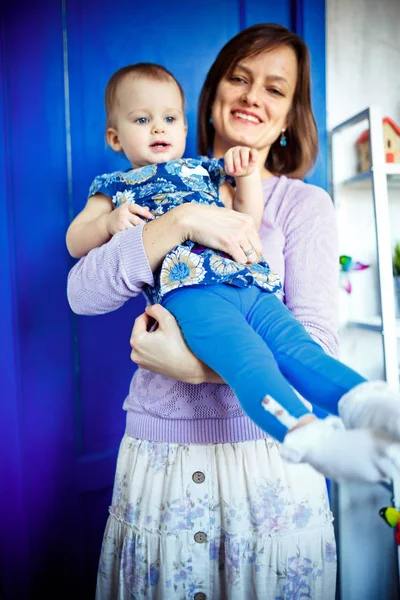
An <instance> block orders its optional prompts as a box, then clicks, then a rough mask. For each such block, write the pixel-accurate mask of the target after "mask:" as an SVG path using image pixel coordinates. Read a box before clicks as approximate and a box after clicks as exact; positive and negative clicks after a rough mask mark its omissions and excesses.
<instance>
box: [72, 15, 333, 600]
mask: <svg viewBox="0 0 400 600" xmlns="http://www.w3.org/2000/svg"><path fill="white" fill-rule="evenodd" d="M309 88H310V73H309V58H308V51H307V48H306V46H305V44H304V43H303V42H302V41H301V40H300V39H299V38H298V37H297V36H296V35H294V34H292V33H291V32H289V31H288V30H287V29H285V28H284V27H281V26H279V25H256V26H254V27H250V28H248V29H246V30H244V31H242V32H241V33H239V34H238V35H237V36H236V37H235V38H233V39H232V40H231V41H230V42H228V44H227V45H226V46H225V47H224V48H223V49H222V50H221V52H220V54H219V55H218V57H217V59H216V61H215V63H214V65H213V66H212V67H211V69H210V72H209V74H208V76H207V78H206V81H205V84H204V87H203V91H202V94H201V98H200V105H199V134H200V135H199V150H200V153H202V154H204V153H207V152H210V153H211V154H212V155H213V156H215V157H221V156H223V154H224V153H225V152H226V150H227V149H228V148H230V147H232V146H236V145H246V146H250V147H254V148H256V149H257V150H258V153H259V156H260V157H261V159H260V162H259V169H260V172H261V174H262V177H263V187H264V198H265V212H264V218H263V221H262V224H261V228H260V231H259V236H260V239H261V242H262V243H263V246H264V255H265V258H266V260H267V261H268V262H269V263H270V264H271V266H272V267H273V268H274V269H275V270H276V271H277V272H278V273H279V274H280V276H281V278H282V279H283V280H284V290H285V302H286V304H287V306H288V307H289V308H290V310H292V312H293V314H294V315H295V316H296V318H297V319H298V320H299V321H301V322H302V323H303V324H304V325H305V327H306V328H307V329H308V331H309V332H310V334H311V335H312V336H313V337H314V339H315V340H316V341H318V342H319V343H320V344H321V345H322V346H323V347H324V348H325V350H327V351H328V352H330V353H332V354H334V353H335V352H336V349H337V338H336V294H337V252H336V230H335V218H334V213H333V208H332V204H331V201H330V199H329V197H328V196H327V194H326V193H325V192H324V191H323V190H320V189H318V188H316V187H314V186H311V185H307V184H304V183H303V182H302V181H301V180H299V179H296V177H303V176H304V175H305V173H306V172H307V171H308V170H309V169H310V168H311V166H312V164H313V162H314V160H315V157H316V152H317V134H316V127H315V121H314V118H313V115H312V111H311V106H310V89H309ZM287 176H290V179H289V178H288V177H287ZM242 216H243V215H240V214H239V213H235V212H234V211H229V210H227V209H219V208H214V207H206V206H195V205H190V204H189V205H185V206H181V207H178V208H176V209H173V210H172V211H170V212H169V213H167V214H166V215H164V216H162V217H160V218H159V219H157V220H156V221H154V222H151V223H148V224H147V225H146V226H144V227H142V226H137V227H135V228H133V229H130V230H128V231H125V232H122V233H120V234H117V235H115V236H114V237H113V238H112V240H111V241H110V242H109V243H108V244H106V245H105V246H102V247H101V248H99V249H96V250H94V251H92V252H91V253H90V254H89V255H88V256H87V257H86V258H84V259H82V260H81V261H80V262H79V263H78V264H77V265H76V266H75V267H74V268H73V269H72V271H71V273H70V277H69V287H68V293H69V300H70V303H71V307H72V308H73V310H74V311H75V312H78V313H83V314H96V313H103V312H108V311H111V310H115V309H116V308H118V307H119V306H120V305H122V304H123V303H124V302H125V301H126V300H128V299H129V298H131V297H132V296H134V295H136V294H138V293H139V292H140V290H141V288H142V286H143V285H144V284H145V283H148V284H150V285H151V283H152V273H153V271H155V270H156V269H157V267H158V266H159V265H160V263H161V261H162V259H163V257H164V256H165V254H166V253H167V252H168V251H170V250H171V249H172V248H173V247H174V246H175V245H177V244H178V243H180V242H181V241H183V240H185V239H191V240H193V241H196V242H198V243H199V244H204V245H206V246H209V247H212V248H217V249H220V250H223V251H225V252H227V253H229V254H230V255H232V256H234V257H235V255H236V256H237V255H238V254H240V253H241V252H243V250H245V249H246V248H249V247H251V246H253V245H254V240H255V236H257V232H255V230H254V227H253V226H252V224H251V223H250V222H249V221H245V220H243V218H242ZM151 317H153V318H155V319H156V320H157V321H158V322H159V327H158V329H157V330H156V331H155V332H153V333H149V332H148V327H149V325H150V322H151V320H152V319H151ZM132 347H133V351H132V359H133V360H134V361H135V362H137V363H138V364H139V366H140V367H141V368H140V369H138V371H137V372H136V374H135V376H134V378H133V380H132V383H131V387H130V392H129V396H128V398H127V399H126V401H125V404H124V408H125V409H126V410H127V428H126V434H125V436H124V439H123V441H122V444H121V448H120V454H119V458H118V465H117V473H116V480H115V487H114V494H113V500H112V506H111V508H110V517H109V521H108V524H107V528H106V532H105V536H104V542H103V548H102V555H101V560H100V567H99V576H98V587H97V598H98V599H102V600H103V599H111V598H121V599H122V598H131V597H132V595H133V596H134V597H135V598H162V599H163V600H165V599H169V598H171V599H172V598H173V599H175V598H194V599H195V600H201V599H202V600H205V599H206V598H208V599H213V600H214V599H217V598H218V599H223V598H226V599H229V600H239V599H240V600H244V599H245V598H246V599H247V598H249V599H250V598H251V599H257V598H260V599H261V598H262V599H271V600H272V599H273V600H276V599H278V598H289V597H293V598H294V597H299V595H303V596H305V597H310V598H321V599H322V598H323V599H324V600H329V598H334V595H335V593H334V589H335V578H336V556H335V542H334V536H333V528H332V515H331V512H330V510H329V504H328V499H327V494H326V486H325V480H324V478H323V477H322V476H320V475H319V474H317V473H316V472H315V471H313V470H312V469H311V468H310V467H308V466H307V465H289V464H286V463H283V461H282V459H281V458H280V455H279V448H278V444H277V443H276V442H275V441H273V440H272V439H271V438H268V436H267V435H266V434H265V433H264V432H263V431H261V430H260V429H258V428H257V426H256V425H255V424H254V423H252V422H251V421H250V420H249V419H248V418H247V417H246V416H245V415H244V414H243V412H242V411H241V409H240V406H239V405H238V403H237V401H236V398H235V397H234V396H233V394H232V392H231V391H230V389H229V388H227V386H225V385H223V384H222V383H223V382H221V381H220V380H219V378H218V376H217V375H216V374H214V373H212V372H210V370H209V369H207V368H206V367H205V366H204V365H203V364H201V363H200V362H199V361H198V360H197V359H196V358H195V357H194V356H193V355H192V354H191V353H190V352H189V351H188V350H187V348H186V347H185V345H184V342H183V340H182V339H181V337H180V334H179V330H178V328H177V327H176V324H175V322H174V320H173V318H172V316H171V315H169V314H168V313H167V311H165V309H162V308H161V307H160V306H154V307H148V309H147V314H146V315H144V316H142V317H139V318H138V319H137V320H136V323H135V327H134V330H133V334H132ZM166 356H167V357H168V360H167V361H166V360H165V357H166ZM146 369H149V370H146ZM155 373H158V374H155ZM195 384H200V385H195ZM221 384H222V385H221Z"/></svg>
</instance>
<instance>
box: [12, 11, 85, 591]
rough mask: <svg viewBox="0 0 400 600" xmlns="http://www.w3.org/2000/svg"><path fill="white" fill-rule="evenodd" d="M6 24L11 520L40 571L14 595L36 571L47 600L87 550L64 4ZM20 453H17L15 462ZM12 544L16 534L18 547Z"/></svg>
mask: <svg viewBox="0 0 400 600" xmlns="http://www.w3.org/2000/svg"><path fill="white" fill-rule="evenodd" d="M3 18H4V20H5V29H4V31H5V48H6V54H5V60H6V75H7V89H6V93H5V94H4V105H5V106H4V107H3V115H2V116H3V118H4V117H5V116H6V117H7V121H8V133H9V135H10V142H9V144H8V147H7V154H8V156H7V158H8V161H7V174H8V182H9V186H8V187H7V212H8V215H7V217H8V219H7V221H8V223H9V224H10V227H11V231H10V237H11V239H12V241H13V244H12V252H13V254H12V257H11V258H12V260H11V261H10V263H11V264H12V267H13V276H12V278H11V282H12V287H11V288H10V290H11V291H12V293H13V296H14V297H13V301H14V307H13V309H14V311H15V318H10V325H14V324H15V322H16V323H17V325H18V330H17V331H16V330H14V331H13V335H14V337H15V341H14V348H15V349H16V351H17V352H18V355H17V360H16V364H15V369H14V376H15V378H16V380H17V381H18V394H17V397H16V398H15V397H14V399H15V401H16V404H15V405H14V408H15V409H16V410H17V411H18V413H19V415H18V416H19V419H18V425H19V430H18V432H16V433H17V436H19V437H16V439H17V441H18V443H19V444H20V446H21V460H20V470H19V472H17V474H16V475H19V476H20V477H21V479H22V480H23V483H24V494H25V500H24V501H25V509H26V513H27V516H26V519H25V520H22V521H21V522H19V521H18V519H17V518H14V519H11V515H14V512H13V513H11V514H10V513H8V514H7V516H6V518H7V519H10V523H13V525H14V528H15V529H16V530H17V531H18V530H20V531H22V529H21V528H23V535H24V536H25V538H26V541H27V543H28V544H29V547H30V548H31V549H32V550H33V551H32V554H31V557H30V559H31V562H30V565H28V564H26V563H27V561H25V557H24V556H23V555H22V556H21V559H22V561H23V562H22V563H20V567H19V577H18V576H17V577H16V579H15V580H14V587H13V594H14V595H13V596H7V597H14V596H15V597H21V598H22V597H24V598H28V597H29V596H28V595H27V594H23V592H22V591H21V589H20V588H19V581H21V587H22V585H23V583H22V582H23V581H24V580H25V578H26V575H27V573H28V571H30V570H31V571H32V573H33V574H34V579H33V581H32V585H31V589H30V592H31V594H32V595H34V594H36V597H41V598H45V597H46V596H47V591H49V590H50V589H51V588H52V587H53V581H52V580H53V577H54V578H55V579H57V580H58V585H59V586H60V587H61V588H63V587H64V589H65V591H66V592H67V591H68V590H69V593H70V594H73V589H74V587H75V585H74V584H76V581H77V580H78V581H79V572H78V571H79V560H78V562H76V563H75V566H74V569H73V570H72V572H70V573H68V572H66V571H65V570H64V569H62V571H61V570H60V567H61V565H63V564H65V562H67V561H68V560H74V561H76V560H77V558H78V557H79V552H80V548H79V544H77V543H76V540H75V539H74V538H75V536H76V534H75V532H74V524H78V525H79V511H78V505H77V497H76V491H75V490H76V486H75V469H76V467H75V463H76V448H75V439H74V421H75V412H74V404H73V402H72V400H73V381H74V380H73V368H72V367H73V351H72V327H71V324H72V318H71V313H70V310H69V307H68V304H67V301H66V296H65V287H66V286H65V281H66V276H67V272H68V267H69V261H68V258H67V253H66V249H65V242H64V238H65V229H66V226H67V222H68V221H67V211H66V207H67V203H66V194H67V181H66V158H65V120H64V83H63V68H62V65H63V51H62V28H61V5H60V4H58V3H54V2H52V1H51V0H47V1H46V2H45V1H43V2H41V3H40V4H39V5H37V4H33V3H31V2H27V1H25V2H24V1H19V2H14V3H13V4H12V6H8V8H7V10H6V12H5V13H3ZM7 221H6V222H7ZM6 239H7V237H6ZM13 317H14V315H13ZM10 351H11V352H12V351H13V345H12V344H11V345H10ZM12 400H13V398H10V401H12ZM18 457H19V456H18V448H17V447H15V456H14V460H15V459H17V458H18ZM16 516H17V515H16V514H15V517H16ZM3 518H4V513H3ZM26 521H27V522H28V525H27V524H26ZM11 539H12V538H10V537H7V538H6V540H7V541H8V543H10V540H11ZM78 541H79V540H78ZM22 552H23V547H22ZM71 597H72V596H71Z"/></svg>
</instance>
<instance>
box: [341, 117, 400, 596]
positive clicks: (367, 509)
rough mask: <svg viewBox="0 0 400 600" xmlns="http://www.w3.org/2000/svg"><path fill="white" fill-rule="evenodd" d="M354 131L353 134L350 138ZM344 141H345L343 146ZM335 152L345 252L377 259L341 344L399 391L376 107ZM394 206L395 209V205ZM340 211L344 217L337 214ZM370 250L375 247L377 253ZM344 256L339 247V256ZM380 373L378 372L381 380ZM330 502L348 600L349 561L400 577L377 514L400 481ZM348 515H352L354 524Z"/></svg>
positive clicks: (392, 178) (354, 123)
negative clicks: (360, 136) (360, 142)
mask: <svg viewBox="0 0 400 600" xmlns="http://www.w3.org/2000/svg"><path fill="white" fill-rule="evenodd" d="M362 122H365V128H368V129H369V134H370V137H369V139H370V158H371V168H370V169H369V170H368V171H366V172H363V173H355V171H356V168H355V166H354V153H353V152H352V150H353V148H354V144H355V141H356V139H357V135H356V136H355V135H354V131H357V130H359V129H360V124H362ZM353 127H355V128H356V129H355V130H354V131H353V132H352V131H351V128H353ZM339 134H343V135H342V138H340V135H339ZM330 144H331V152H330V155H331V195H332V198H333V200H334V203H335V205H336V207H337V210H338V214H339V213H340V215H345V217H351V218H349V220H348V221H346V218H341V219H339V229H340V227H341V226H342V227H344V228H345V230H346V232H345V233H346V235H343V236H342V237H343V239H344V240H345V241H346V242H349V241H350V242H352V243H350V244H349V246H351V248H352V250H351V251H349V252H347V250H345V251H344V253H346V254H347V253H349V254H351V253H352V252H353V251H354V255H356V253H357V252H360V251H362V250H360V248H361V249H363V250H364V251H365V250H366V248H369V249H370V251H371V256H373V260H372V261H371V263H373V265H372V268H371V269H369V270H367V271H363V272H360V273H359V274H358V275H357V276H356V277H355V278H354V279H355V280H357V286H358V288H357V291H358V294H357V295H356V300H354V299H353V298H349V300H347V299H345V300H343V298H342V301H343V302H344V304H345V306H346V308H347V309H348V314H346V318H345V320H344V324H343V328H342V331H341V337H342V339H344V340H345V343H347V353H348V359H349V361H353V360H354V361H356V362H357V361H358V363H359V364H360V363H361V365H362V364H363V361H364V360H365V362H367V361H368V360H369V361H370V363H371V364H370V366H371V365H372V366H375V360H376V358H377V357H378V356H379V361H380V360H381V357H382V359H383V364H382V377H384V378H385V379H386V381H387V382H388V383H389V385H390V386H391V387H393V388H397V389H399V374H400V373H399V353H400V318H396V313H395V295H394V285H393V275H392V243H393V240H392V239H391V233H392V231H394V229H393V228H394V227H395V228H396V230H395V233H396V236H398V238H399V239H400V218H398V219H392V221H391V214H392V213H391V211H393V206H395V210H396V211H399V210H400V164H387V163H386V162H385V151H384V141H383V133H382V113H381V111H380V109H379V108H377V107H369V108H367V109H366V110H364V111H362V112H360V113H358V114H357V115H354V116H353V117H352V118H350V119H348V120H347V121H345V122H343V123H341V124H340V125H338V126H337V127H335V128H334V129H333V130H332V131H331V137H330ZM338 149H339V152H338ZM354 152H355V150H354ZM335 157H336V164H335ZM353 167H354V168H353ZM351 171H353V172H351ZM339 174H340V175H342V176H339ZM389 190H390V201H389ZM392 190H393V191H392ZM392 194H393V197H392ZM370 199H371V202H370ZM367 201H368V204H367ZM392 202H393V203H394V204H391V203H392ZM358 203H360V204H358ZM398 203H399V204H398ZM349 204H351V207H350V206H349ZM342 210H343V213H342V212H340V211H342ZM358 210H359V212H357V211H358ZM346 211H348V212H346ZM365 231H368V235H364V236H363V232H364V234H365ZM360 232H361V233H360ZM372 232H374V233H372ZM362 236H363V237H362ZM370 242H371V243H370ZM372 245H375V246H376V247H374V248H372ZM343 250H344V248H343V247H342V248H341V251H343ZM358 258H359V257H358V256H357V259H358ZM363 273H364V274H366V275H363ZM357 278H358V279H357ZM353 287H354V288H355V287H356V286H353ZM353 291H354V289H353ZM367 295H369V296H370V297H367ZM371 297H373V302H372V301H371ZM368 301H370V302H368ZM380 344H381V346H380ZM352 352H353V353H354V355H353V356H352V355H351V353H352ZM349 353H350V354H349ZM376 364H377V363H376ZM380 368H381V365H380V364H379V369H378V371H379V372H380ZM367 376H368V375H367ZM332 498H333V507H334V512H335V515H336V518H337V523H336V531H337V537H338V547H339V573H340V576H339V579H340V581H341V589H342V592H343V594H344V596H343V597H345V594H346V590H348V589H349V588H351V586H352V585H353V586H354V582H355V580H354V577H353V575H352V571H351V568H350V567H349V565H348V560H347V561H346V558H347V559H348V558H349V557H351V556H355V555H357V554H359V553H360V551H361V548H362V549H363V552H364V553H365V555H366V556H368V557H369V564H374V567H375V568H377V569H378V570H382V571H383V570H385V568H387V569H388V571H387V574H386V575H387V576H388V574H389V573H390V569H391V572H392V573H395V572H396V571H397V572H396V573H395V575H394V577H395V578H396V576H397V577H398V575H399V573H400V550H399V549H400V547H399V549H398V551H397V556H394V555H393V554H392V553H393V548H394V541H392V539H391V535H390V532H387V531H386V530H385V529H384V528H381V527H380V526H379V522H378V521H379V516H378V510H379V508H381V506H384V505H388V504H390V502H392V503H393V504H394V505H395V506H396V507H397V508H399V507H400V478H395V480H393V483H392V485H387V489H386V491H385V490H384V489H383V488H382V487H380V489H377V487H376V486H374V485H370V486H368V485H366V484H363V485H358V484H341V485H340V486H338V485H334V486H333V488H332ZM380 502H382V504H380ZM349 507H353V509H352V510H351V516H350V515H349ZM366 520H367V521H366ZM366 522H368V523H369V525H368V527H370V528H371V531H374V534H373V536H372V537H371V532H368V533H365V534H364V527H365V523H366ZM388 534H389V535H388ZM341 555H342V557H343V561H342V560H341V558H340V556H341ZM396 562H397V569H396V565H395V563H396ZM389 565H392V566H389ZM363 569H365V570H363ZM361 571H362V572H363V575H364V577H362V576H361V575H360V577H361V578H362V579H363V580H364V579H365V580H367V579H368V566H367V565H365V567H364V566H363V565H361ZM363 585H364V584H363V583H361V582H360V586H361V587H360V589H359V593H360V598H361V597H366V596H367V595H368V588H367V584H365V585H366V587H365V588H363V587H362V586H363ZM377 597H378V596H377ZM389 597H392V596H390V592H389V591H388V588H387V586H385V585H384V583H382V590H381V591H380V592H379V598H381V599H382V600H386V599H388V598H389Z"/></svg>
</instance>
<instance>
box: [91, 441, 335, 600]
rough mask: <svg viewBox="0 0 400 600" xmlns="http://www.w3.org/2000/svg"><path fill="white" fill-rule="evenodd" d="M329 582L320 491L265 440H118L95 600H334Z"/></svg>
mask: <svg viewBox="0 0 400 600" xmlns="http://www.w3.org/2000/svg"><path fill="white" fill-rule="evenodd" d="M199 474H200V478H199V477H198V475H199ZM196 475H197V477H196ZM335 581H336V548H335V540H334V534H333V527H332V515H331V512H330V509H329V505H328V498H327V492H326V484H325V480H324V478H323V477H322V476H321V475H319V474H318V473H316V472H315V471H314V470H313V469H312V468H311V467H309V466H308V465H290V464H286V463H283V461H282V460H281V458H280V456H279V444H278V443H277V442H275V441H274V440H272V438H267V439H265V440H254V441H248V442H239V443H232V444H208V445H196V444H190V445H187V444H168V443H165V442H148V441H143V440H138V439H134V438H131V437H129V436H125V437H124V438H123V440H122V443H121V448H120V453H119V458H118V464H117V471H116V478H115V485H114V492H113V497H112V502H111V506H110V516H109V519H108V522H107V527H106V531H105V534H104V540H103V546H102V552H101V558H100V563H99V572H98V580H97V593H96V600H114V599H115V600H117V599H118V600H128V599H129V600H132V599H135V600H142V599H143V600H144V599H146V600H158V599H162V600H196V594H197V593H199V592H201V593H202V594H205V596H203V598H204V597H205V598H206V599H208V600H217V599H218V600H247V599H249V600H300V599H305V598H309V599H313V600H333V599H334V598H335ZM197 597H199V596H197Z"/></svg>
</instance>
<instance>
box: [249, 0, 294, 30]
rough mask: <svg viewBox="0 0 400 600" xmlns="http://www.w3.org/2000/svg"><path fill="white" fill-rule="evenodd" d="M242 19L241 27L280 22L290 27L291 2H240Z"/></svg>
mask: <svg viewBox="0 0 400 600" xmlns="http://www.w3.org/2000/svg"><path fill="white" fill-rule="evenodd" d="M242 5H243V9H242V11H243V20H242V23H241V29H244V28H245V27H250V25H255V24H256V23H280V25H284V26H285V27H288V28H289V29H291V28H292V25H293V23H292V16H293V11H292V2H290V1H285V2H282V1H281V2H244V1H243V2H242Z"/></svg>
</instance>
